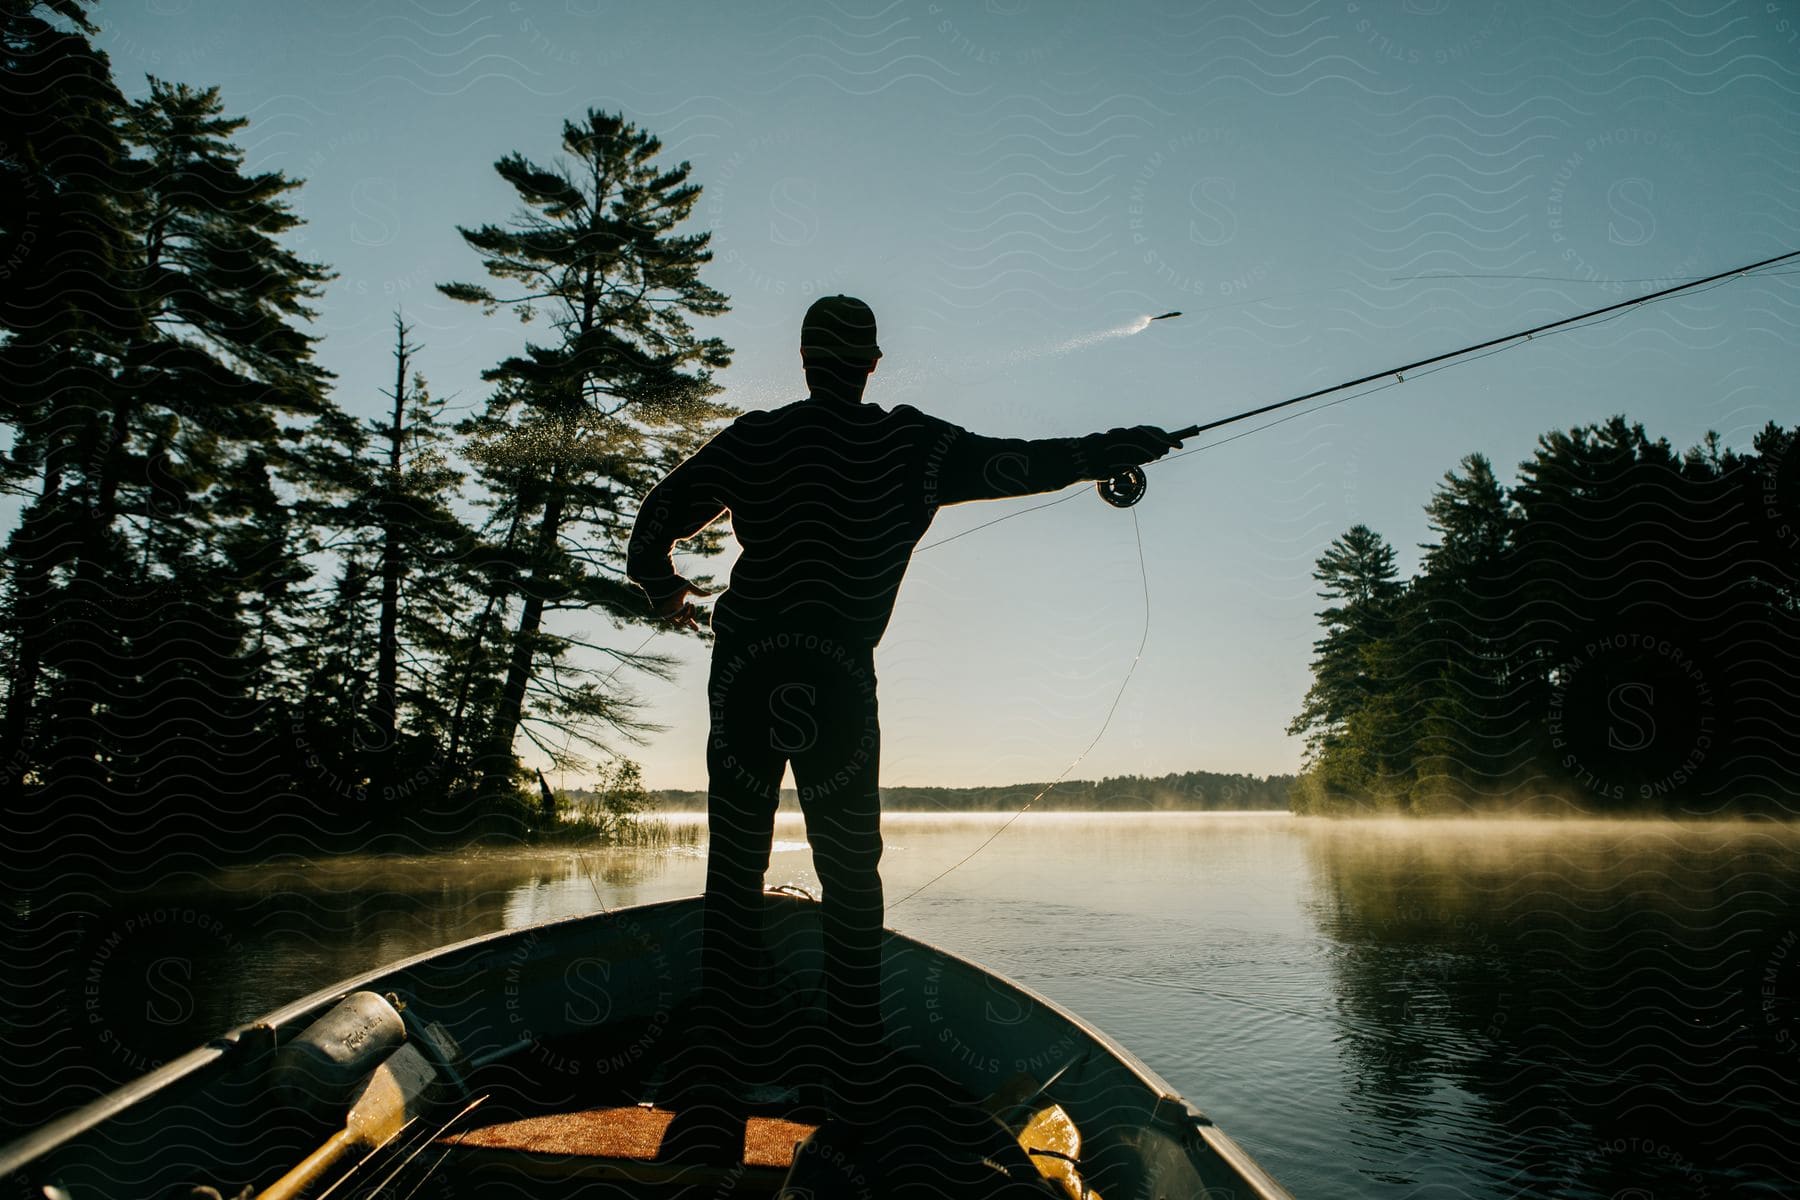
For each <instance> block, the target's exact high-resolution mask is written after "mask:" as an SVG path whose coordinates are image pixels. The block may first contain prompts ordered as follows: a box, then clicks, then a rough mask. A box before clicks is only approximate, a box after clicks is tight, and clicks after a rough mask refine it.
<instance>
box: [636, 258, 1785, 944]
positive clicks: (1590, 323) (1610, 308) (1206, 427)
mask: <svg viewBox="0 0 1800 1200" xmlns="http://www.w3.org/2000/svg"><path fill="white" fill-rule="evenodd" d="M1795 258H1800V250H1790V251H1787V252H1786V253H1783V254H1778V255H1775V256H1773V257H1771V258H1766V259H1763V260H1762V261H1760V262H1755V263H1750V264H1748V265H1745V266H1740V267H1733V268H1732V269H1730V270H1727V271H1720V272H1718V273H1717V274H1714V275H1707V276H1702V277H1700V278H1696V279H1690V280H1687V281H1685V282H1681V283H1678V284H1675V285H1673V286H1671V287H1667V288H1663V289H1662V290H1660V291H1655V292H1651V293H1649V294H1648V295H1644V296H1637V297H1634V298H1632V299H1629V300H1621V301H1619V302H1618V303H1615V304H1609V305H1606V306H1604V307H1601V308H1597V309H1592V310H1590V311H1588V312H1584V313H1577V314H1575V315H1574V316H1569V317H1562V318H1559V319H1558V320H1555V321H1547V322H1545V323H1543V324H1541V325H1535V326H1533V327H1531V328H1529V329H1523V330H1519V331H1517V332H1515V333H1509V334H1504V335H1502V336H1500V337H1495V338H1489V339H1488V340H1487V341H1484V342H1478V343H1476V344H1474V345H1471V346H1464V347H1462V348H1461V349H1458V350H1451V351H1447V352H1445V353H1442V354H1435V355H1432V356H1430V357H1428V358H1422V359H1419V360H1417V361H1415V362H1411V363H1407V364H1405V365H1403V366H1399V367H1391V368H1389V369H1387V370H1384V371H1377V372H1374V373H1372V374H1369V375H1364V376H1362V377H1360V378H1357V379H1352V380H1348V381H1346V382H1344V383H1339V384H1333V385H1332V386H1330V387H1323V388H1318V389H1315V390H1313V391H1310V392H1306V393H1304V394H1302V395H1299V396H1293V397H1290V398H1289V399H1286V400H1278V401H1275V402H1273V403H1271V404H1264V405H1260V406H1258V407H1256V408H1251V409H1246V410H1245V411H1243V412H1240V413H1236V414H1233V415H1231V416H1227V417H1221V418H1218V419H1217V420H1213V421H1207V422H1204V423H1202V424H1198V425H1191V426H1188V427H1187V428H1185V429H1181V430H1177V431H1175V433H1174V434H1173V435H1172V436H1174V437H1176V438H1179V439H1182V440H1185V439H1187V438H1190V437H1194V436H1197V435H1199V434H1201V433H1205V432H1208V431H1210V430H1213V429H1219V428H1222V427H1224V426H1227V425H1234V424H1236V423H1237V422H1239V421H1245V420H1248V419H1250V418H1251V417H1258V416H1262V415H1264V414H1266V413H1271V412H1276V411H1278V410H1281V409H1284V408H1291V407H1293V406H1294V405H1297V404H1303V403H1305V402H1307V401H1309V400H1317V399H1320V398H1321V397H1324V396H1328V395H1331V394H1332V393H1333V392H1348V391H1349V390H1350V389H1352V388H1358V387H1362V386H1363V385H1364V384H1371V383H1372V384H1376V386H1374V387H1371V388H1367V389H1365V390H1363V391H1359V392H1352V393H1351V394H1349V395H1345V396H1340V397H1338V398H1337V399H1335V400H1330V401H1327V402H1326V403H1324V404H1317V405H1314V406H1313V407H1311V408H1308V409H1303V410H1301V411H1299V412H1295V413H1290V414H1288V415H1287V416H1284V417H1279V418H1277V419H1275V420H1273V421H1268V422H1265V423H1264V424H1262V425H1258V426H1256V427H1254V428H1251V429H1247V430H1244V431H1243V432H1241V433H1236V434H1233V435H1231V436H1230V437H1225V438H1220V439H1218V440H1217V441H1213V442H1208V443H1206V444H1205V445H1202V446H1196V447H1194V448H1192V449H1188V450H1183V451H1181V452H1179V453H1177V454H1173V455H1169V456H1167V458H1166V460H1165V461H1173V460H1174V459H1177V458H1186V457H1187V456H1189V455H1191V454H1198V453H1200V452H1201V451H1203V450H1211V449H1215V448H1217V447H1219V446H1223V445H1226V444H1228V443H1230V442H1235V441H1239V440H1241V439H1243V438H1246V437H1249V436H1250V435H1252V434H1255V433H1260V432H1262V431H1264V430H1267V429H1272V428H1274V427H1275V426H1277V425H1283V424H1286V423H1287V422H1289V421H1293V420H1298V419H1299V418H1301V417H1304V416H1310V415H1312V414H1315V413H1319V412H1322V411H1324V410H1325V409H1327V408H1335V407H1336V406H1338V405H1340V404H1346V403H1348V402H1349V401H1351V400H1355V399H1360V398H1361V397H1364V396H1371V395H1374V394H1375V393H1377V392H1382V391H1386V390H1387V389H1388V388H1391V387H1398V386H1399V385H1400V384H1402V383H1405V382H1406V381H1407V380H1406V377H1407V375H1408V374H1409V373H1411V374H1413V375H1414V376H1415V377H1417V376H1418V375H1420V374H1425V375H1435V374H1437V373H1438V372H1439V371H1442V370H1446V369H1448V368H1449V367H1452V366H1461V365H1464V364H1466V363H1471V362H1479V361H1481V360H1482V359H1484V358H1491V357H1492V356H1493V355H1495V354H1499V353H1501V352H1502V351H1504V350H1510V349H1513V348H1515V347H1516V346H1518V345H1523V344H1524V343H1526V342H1528V341H1531V340H1533V339H1535V338H1537V337H1538V336H1540V335H1544V334H1549V333H1554V332H1573V331H1574V330H1576V329H1587V328H1592V327H1594V326H1597V325H1603V324H1606V323H1608V322H1609V321H1612V320H1614V319H1616V318H1617V317H1620V316H1623V315H1625V313H1626V312H1629V311H1632V310H1635V309H1637V308H1638V307H1640V306H1643V305H1648V304H1651V303H1654V302H1656V301H1658V300H1663V299H1666V298H1668V297H1670V296H1674V295H1677V294H1680V293H1683V292H1689V291H1693V290H1695V289H1696V288H1705V290H1707V291H1711V290H1713V289H1712V288H1709V287H1705V285H1708V284H1712V285H1714V286H1715V287H1722V286H1724V285H1725V284H1727V283H1729V282H1730V281H1731V280H1732V279H1734V278H1740V277H1745V276H1748V275H1749V274H1750V273H1751V272H1754V271H1758V270H1761V269H1762V268H1764V267H1768V266H1773V265H1774V264H1776V263H1780V262H1787V261H1789V260H1791V259H1795ZM1794 273H1795V272H1787V271H1777V272H1767V274H1772V275H1788V274H1794ZM1417 278H1432V276H1419V277H1417ZM1438 278H1460V276H1439V277H1438ZM1468 278H1475V276H1468ZM1496 278H1501V276H1496ZM1518 278H1528V279H1529V278H1538V279H1542V278H1546V277H1544V276H1520V277H1518ZM1551 278H1553V277H1551ZM1568 282H1579V283H1591V282H1626V281H1613V280H1608V281H1598V280H1569V281H1568ZM1632 282H1660V280H1656V279H1646V280H1638V281H1632ZM1167 315H1170V316H1178V315H1180V314H1167ZM1601 318H1604V319H1601ZM1160 319H1161V318H1155V317H1139V318H1137V319H1136V320H1135V321H1133V322H1131V323H1130V324H1129V325H1125V326H1119V327H1117V328H1115V329H1110V330H1105V331H1103V332H1101V333H1099V334H1091V335H1087V336H1085V337H1082V338H1074V339H1070V340H1069V341H1068V342H1065V343H1063V344H1062V345H1061V346H1059V347H1057V348H1055V349H1053V350H1052V351H1051V353H1064V352H1067V350H1069V349H1076V348H1081V347H1082V346H1085V345H1088V344H1092V343H1094V342H1098V341H1100V340H1106V339H1110V338H1116V337H1125V336H1132V335H1134V334H1136V333H1139V332H1142V331H1143V330H1144V329H1146V328H1148V327H1149V326H1150V324H1151V323H1153V322H1154V321H1156V320H1160ZM1481 351H1485V353H1479V352H1481ZM1038 353H1039V354H1040V355H1041V354H1042V353H1043V352H1042V351H1039V352H1038ZM1032 356H1033V355H1032V354H1031V352H1029V351H1027V352H1025V354H1024V357H1032ZM1471 356H1473V357H1471ZM1427 367H1429V368H1431V369H1430V370H1422V369H1423V368H1427ZM1390 377H1391V378H1390ZM1130 475H1135V477H1136V484H1135V489H1134V490H1131V491H1130V492H1129V493H1128V495H1127V498H1123V499H1115V498H1114V497H1113V496H1112V495H1111V494H1109V493H1108V492H1107V490H1106V485H1107V484H1108V483H1112V484H1115V485H1116V484H1117V483H1118V481H1117V480H1113V481H1102V491H1101V495H1102V497H1103V498H1105V499H1106V500H1107V502H1108V503H1112V504H1115V505H1117V506H1118V507H1122V508H1128V507H1131V506H1133V505H1135V504H1136V503H1137V500H1138V499H1139V498H1141V497H1142V495H1143V487H1144V475H1143V471H1142V469H1141V468H1136V467H1134V468H1132V469H1131V471H1130V472H1127V473H1126V475H1122V476H1121V477H1120V479H1124V478H1126V477H1127V476H1130ZM1080 494H1081V492H1080V491H1079V490H1077V489H1075V488H1071V489H1070V490H1069V492H1068V493H1067V494H1066V495H1063V496H1059V497H1057V498H1056V499H1054V500H1050V501H1047V502H1045V503H1041V504H1035V505H1032V506H1030V507H1029V508H1024V509H1019V510H1017V511H1015V512H1010V513H1007V514H1006V515H1004V516H1001V517H996V518H995V519H993V520H991V521H986V522H983V523H982V524H980V525H976V526H972V527H971V528H969V529H965V530H963V531H961V532H959V533H955V534H952V535H951V536H949V537H946V538H940V539H939V540H938V541H935V542H929V543H927V544H926V545H924V546H921V547H919V548H917V549H916V550H914V551H913V553H914V554H922V553H924V552H925V551H927V550H933V549H936V548H937V547H939V546H943V545H947V544H949V543H950V542H953V541H956V540H958V539H959V538H964V537H967V536H969V535H970V534H972V533H978V532H980V531H981V530H983V529H990V528H992V527H993V526H995V525H999V524H1002V523H1004V522H1006V521H1010V520H1012V519H1013V518H1015V517H1022V516H1024V515H1026V514H1027V513H1033V512H1039V511H1042V510H1043V509H1046V508H1054V507H1056V506H1057V505H1059V504H1064V503H1067V502H1068V501H1070V500H1073V499H1074V498H1075V497H1076V496H1078V495H1080ZM1132 533H1133V535H1134V536H1135V538H1136V539H1137V552H1138V572H1139V580H1140V583H1141V585H1142V588H1143V594H1144V626H1143V630H1142V633H1141V634H1140V636H1139V639H1138V648H1137V652H1136V653H1135V654H1134V655H1133V656H1132V659H1131V665H1130V666H1129V667H1128V668H1127V670H1126V672H1125V678H1124V679H1123V680H1122V681H1121V682H1120V684H1119V690H1118V692H1117V693H1116V694H1115V695H1114V696H1113V701H1112V704H1111V706H1110V707H1108V709H1107V711H1106V718H1105V720H1103V721H1102V722H1101V725H1100V730H1099V732H1098V733H1096V734H1095V735H1094V737H1093V740H1092V741H1090V742H1089V743H1088V744H1087V747H1086V748H1085V749H1083V750H1082V751H1081V753H1080V754H1078V755H1076V756H1075V758H1074V759H1073V760H1072V761H1071V762H1070V763H1069V765H1068V766H1066V767H1064V768H1063V769H1062V771H1061V773H1060V774H1058V775H1057V777H1056V778H1055V779H1053V780H1051V781H1050V782H1049V783H1048V784H1046V785H1045V786H1044V787H1043V788H1042V789H1040V790H1039V791H1038V792H1037V794H1036V795H1034V796H1032V797H1031V799H1029V800H1027V801H1026V802H1025V804H1024V806H1023V807H1021V808H1020V809H1019V810H1018V811H1017V812H1015V813H1013V814H1012V815H1011V816H1010V817H1008V818H1007V819H1006V821H1005V822H1003V823H1002V824H1001V825H1000V827H999V828H998V829H996V830H994V832H993V833H991V834H989V835H988V836H987V838H986V839H984V840H983V841H982V842H981V844H980V845H978V846H976V847H975V848H974V849H973V850H971V851H969V853H968V854H966V855H964V856H963V857H962V858H961V859H959V860H957V861H956V862H955V863H952V864H951V865H950V866H948V867H946V868H945V869H944V870H942V871H940V872H938V874H936V875H934V876H932V877H931V878H930V879H928V880H926V881H925V882H924V883H923V884H920V885H919V886H918V887H916V888H914V889H913V890H912V891H911V892H908V893H907V894H906V895H905V896H903V897H901V899H899V900H898V901H896V902H895V903H894V904H892V905H890V906H889V911H892V910H893V909H896V908H899V907H900V906H901V905H903V904H905V903H907V902H908V901H910V900H912V899H913V898H914V897H916V896H918V895H919V894H920V893H921V892H923V891H925V890H926V889H927V888H929V887H931V886H932V885H934V884H936V883H937V882H938V881H939V880H942V879H943V878H944V877H945V876H947V875H949V874H951V873H952V872H954V871H956V870H957V869H958V868H960V867H962V866H963V865H964V864H965V863H967V862H969V861H970V860H971V859H973V858H974V857H975V856H976V855H978V854H980V853H981V852H982V851H983V850H984V849H986V848H987V847H988V846H989V845H990V844H991V843H992V842H993V841H994V840H995V839H996V838H998V837H999V836H1000V835H1001V834H1002V833H1005V832H1006V831H1007V830H1008V829H1010V828H1011V827H1012V825H1013V823H1014V822H1016V821H1017V820H1018V819H1019V818H1020V817H1022V816H1024V815H1025V813H1026V812H1027V811H1029V810H1030V809H1031V807H1032V806H1033V805H1035V804H1036V803H1037V802H1038V801H1039V800H1041V799H1043V798H1044V797H1045V796H1046V795H1048V794H1049V793H1050V792H1051V791H1052V790H1053V789H1054V788H1055V787H1056V786H1057V785H1058V784H1060V783H1062V782H1063V781H1064V780H1065V779H1067V778H1068V775H1069V772H1071V771H1073V770H1074V769H1075V768H1076V767H1077V766H1079V765H1080V764H1081V762H1082V761H1083V760H1084V759H1086V758H1087V756H1088V755H1089V754H1090V753H1091V752H1092V751H1093V749H1094V747H1095V746H1097V745H1099V744H1100V739H1101V738H1103V737H1105V736H1106V731H1107V730H1108V729H1109V728H1111V726H1112V721H1113V717H1114V716H1115V715H1116V714H1117V712H1118V709H1119V704H1120V702H1121V701H1122V700H1123V699H1124V697H1125V689H1126V688H1127V687H1128V686H1129V685H1130V683H1131V679H1132V676H1133V675H1135V674H1136V673H1137V667H1138V663H1139V662H1141V661H1142V660H1143V656H1144V649H1145V647H1146V646H1147V645H1148V644H1149V639H1150V573H1149V568H1148V566H1147V564H1146V562H1145V556H1144V537H1143V530H1142V528H1141V527H1140V526H1139V524H1138V520H1137V514H1136V513H1135V512H1134V513H1133V514H1132ZM660 632H661V630H656V631H653V632H652V633H651V634H650V637H648V638H646V639H645V640H644V642H643V643H642V644H640V645H639V647H638V651H641V650H642V649H643V647H644V646H645V645H648V644H649V643H650V641H651V640H652V639H653V638H655V637H656V636H657V634H658V633H660ZM638 651H633V654H634V655H635V654H636V653H637V652H638ZM624 665H625V661H624V660H621V661H620V663H619V665H618V666H617V667H615V668H614V670H613V675H616V674H617V673H618V672H619V670H621V669H622V668H623V667H624ZM607 678H608V679H609V680H610V679H611V678H612V675H609V676H608V677H607Z"/></svg>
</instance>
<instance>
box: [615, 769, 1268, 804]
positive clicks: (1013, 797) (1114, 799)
mask: <svg viewBox="0 0 1800 1200" xmlns="http://www.w3.org/2000/svg"><path fill="white" fill-rule="evenodd" d="M1294 783H1295V778H1294V776H1292V775H1267V776H1259V775H1218V774H1214V773H1213V772H1211V771H1189V772H1187V773H1186V774H1183V775H1163V776H1159V777H1151V776H1144V775H1118V776H1111V777H1108V778H1106V779H1101V780H1099V781H1094V780H1088V779H1066V780H1064V781H1063V782H1061V783H1059V784H1057V785H1056V786H1055V787H1054V788H1052V789H1051V790H1050V792H1049V794H1048V795H1045V796H1043V797H1041V798H1040V799H1039V800H1038V801H1037V802H1036V803H1035V804H1033V805H1032V806H1031V811H1033V812H1228V811H1239V810H1246V809H1263V810H1269V809H1273V810H1282V809H1286V808H1287V807H1288V796H1289V793H1290V792H1291V791H1292V789H1293V786H1294ZM1043 788H1044V785H1043V784H1041V783H1014V784H1007V785H1005V786H1003V787H966V788H939V787H894V788H882V789H881V807H882V808H883V809H884V810H886V811H888V812H1014V811H1017V810H1018V809H1021V808H1023V807H1024V806H1025V803H1026V802H1027V801H1029V800H1030V799H1031V798H1032V797H1033V796H1036V795H1037V794H1038V793H1039V792H1040V791H1042V790H1043ZM650 796H651V802H652V803H653V804H654V806H655V807H657V808H658V809H661V810H663V811H665V812H698V811H701V810H703V809H705V807H706V793H705V792H688V791H656V792H652V793H650ZM781 806H782V808H784V809H788V810H792V811H798V810H799V798H798V796H797V795H796V794H795V792H794V789H793V788H787V789H785V790H783V792H782V793H781Z"/></svg>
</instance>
